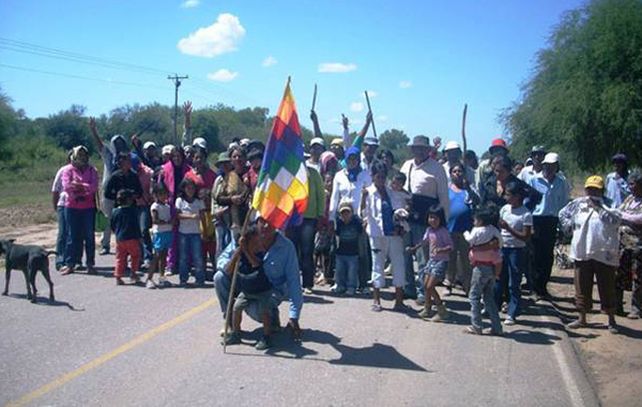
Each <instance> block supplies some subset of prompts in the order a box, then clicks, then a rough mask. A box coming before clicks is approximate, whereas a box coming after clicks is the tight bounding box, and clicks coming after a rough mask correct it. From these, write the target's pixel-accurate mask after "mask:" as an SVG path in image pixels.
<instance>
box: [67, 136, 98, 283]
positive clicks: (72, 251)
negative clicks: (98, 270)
mask: <svg viewBox="0 0 642 407" xmlns="http://www.w3.org/2000/svg"><path fill="white" fill-rule="evenodd" d="M62 189H63V191H64V192H65V193H66V194H67V200H66V202H65V219H66V220H67V222H68V227H69V234H68V235H67V244H66V248H65V266H64V267H63V268H61V269H60V272H61V274H63V275H65V274H69V273H73V271H74V266H75V264H74V260H73V259H80V258H81V256H82V249H83V244H84V246H85V255H86V261H87V272H88V273H90V274H93V273H94V272H95V270H94V264H95V263H94V257H95V251H96V241H95V236H94V224H95V216H96V191H97V190H98V172H97V171H96V168H94V167H93V166H91V165H89V151H87V148H86V147H85V146H77V147H74V148H73V149H72V152H71V165H70V166H69V167H67V168H66V169H65V170H64V171H63V174H62Z"/></svg>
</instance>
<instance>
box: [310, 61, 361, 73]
mask: <svg viewBox="0 0 642 407" xmlns="http://www.w3.org/2000/svg"><path fill="white" fill-rule="evenodd" d="M356 69H357V65H355V64H342V63H340V62H324V63H322V64H319V72H321V73H346V72H352V71H355V70H356Z"/></svg>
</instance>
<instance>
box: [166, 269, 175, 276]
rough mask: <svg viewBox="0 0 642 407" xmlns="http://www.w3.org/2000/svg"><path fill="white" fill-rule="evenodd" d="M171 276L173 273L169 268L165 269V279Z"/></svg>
mask: <svg viewBox="0 0 642 407" xmlns="http://www.w3.org/2000/svg"><path fill="white" fill-rule="evenodd" d="M173 275H174V272H173V271H172V269H170V268H166V269H165V276H166V277H171V276H173Z"/></svg>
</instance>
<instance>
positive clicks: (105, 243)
mask: <svg viewBox="0 0 642 407" xmlns="http://www.w3.org/2000/svg"><path fill="white" fill-rule="evenodd" d="M113 211H114V201H113V200H112V199H107V198H103V202H102V212H103V214H104V215H105V217H106V218H107V227H105V230H104V231H103V237H102V239H101V240H100V245H101V246H102V248H103V249H107V250H109V246H110V243H111V227H109V222H110V220H111V213H112V212H113Z"/></svg>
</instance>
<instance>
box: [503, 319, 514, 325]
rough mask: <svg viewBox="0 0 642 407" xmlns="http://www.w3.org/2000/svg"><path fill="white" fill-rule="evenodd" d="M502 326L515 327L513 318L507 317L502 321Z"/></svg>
mask: <svg viewBox="0 0 642 407" xmlns="http://www.w3.org/2000/svg"><path fill="white" fill-rule="evenodd" d="M504 325H506V326H512V325H515V318H511V317H507V318H506V319H505V320H504Z"/></svg>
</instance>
